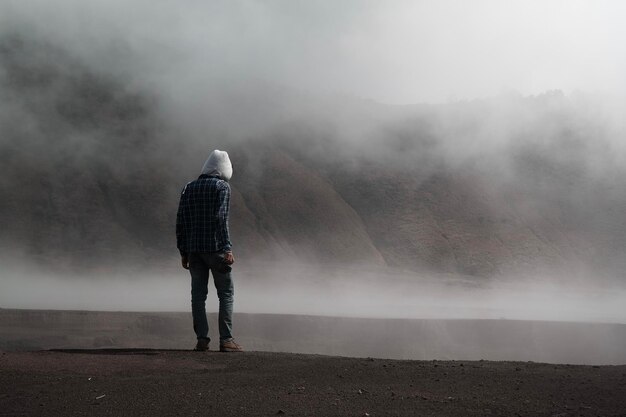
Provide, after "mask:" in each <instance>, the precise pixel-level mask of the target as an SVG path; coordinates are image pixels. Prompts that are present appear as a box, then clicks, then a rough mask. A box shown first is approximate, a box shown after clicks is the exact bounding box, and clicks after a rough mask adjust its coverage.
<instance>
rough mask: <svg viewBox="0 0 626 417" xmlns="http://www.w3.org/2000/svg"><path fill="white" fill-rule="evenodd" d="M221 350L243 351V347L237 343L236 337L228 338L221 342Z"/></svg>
mask: <svg viewBox="0 0 626 417" xmlns="http://www.w3.org/2000/svg"><path fill="white" fill-rule="evenodd" d="M220 352H243V348H242V347H241V345H239V344H237V343H235V339H228V340H224V341H222V342H220Z"/></svg>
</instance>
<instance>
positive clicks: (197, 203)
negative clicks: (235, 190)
mask: <svg viewBox="0 0 626 417" xmlns="http://www.w3.org/2000/svg"><path fill="white" fill-rule="evenodd" d="M229 209H230V186H229V185H228V183H227V182H226V181H224V180H221V179H220V178H218V177H216V176H209V175H201V176H200V177H199V178H198V179H197V180H195V181H192V182H190V183H189V184H187V185H186V186H185V188H184V189H183V191H182V193H181V196H180V204H179V206H178V215H177V218H176V238H177V244H178V249H179V250H180V252H181V254H187V253H190V252H222V251H229V250H230V249H231V243H230V233H229V230H228V214H229Z"/></svg>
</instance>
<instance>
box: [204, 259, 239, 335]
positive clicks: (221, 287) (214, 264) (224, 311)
mask: <svg viewBox="0 0 626 417" xmlns="http://www.w3.org/2000/svg"><path fill="white" fill-rule="evenodd" d="M222 260H223V255H221V254H211V263H210V265H211V273H212V274H213V282H214V283H215V289H216V290H217V298H219V300H220V310H219V314H218V319H217V321H218V324H219V330H220V340H228V339H230V338H232V337H233V335H232V329H233V297H234V295H235V288H234V285H233V279H232V276H231V273H230V272H219V271H218V266H219V265H220V263H221V262H222Z"/></svg>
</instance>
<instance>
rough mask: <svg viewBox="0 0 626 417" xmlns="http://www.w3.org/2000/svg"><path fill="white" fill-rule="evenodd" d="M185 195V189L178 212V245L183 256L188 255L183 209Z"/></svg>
mask: <svg viewBox="0 0 626 417" xmlns="http://www.w3.org/2000/svg"><path fill="white" fill-rule="evenodd" d="M184 197H185V190H183V192H182V193H181V195H180V202H179V203H178V212H177V213H176V247H177V248H178V251H179V252H180V254H181V256H185V255H187V252H188V251H187V244H186V242H187V240H186V235H185V220H184V218H183V210H184V205H185V202H184Z"/></svg>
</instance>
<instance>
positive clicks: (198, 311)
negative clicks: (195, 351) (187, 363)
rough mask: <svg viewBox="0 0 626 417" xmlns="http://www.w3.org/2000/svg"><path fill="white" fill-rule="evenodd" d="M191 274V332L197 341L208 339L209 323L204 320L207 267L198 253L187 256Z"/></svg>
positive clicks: (207, 279)
mask: <svg viewBox="0 0 626 417" xmlns="http://www.w3.org/2000/svg"><path fill="white" fill-rule="evenodd" d="M189 272H190V273H191V314H192V316H193V330H194V332H196V337H197V338H198V339H203V338H204V339H208V338H209V322H208V321H207V318H206V297H207V293H208V288H207V286H208V283H209V266H208V265H207V264H206V262H205V260H204V259H203V256H202V255H201V254H199V253H190V254H189Z"/></svg>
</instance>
